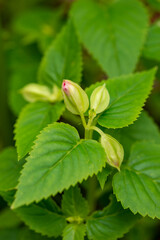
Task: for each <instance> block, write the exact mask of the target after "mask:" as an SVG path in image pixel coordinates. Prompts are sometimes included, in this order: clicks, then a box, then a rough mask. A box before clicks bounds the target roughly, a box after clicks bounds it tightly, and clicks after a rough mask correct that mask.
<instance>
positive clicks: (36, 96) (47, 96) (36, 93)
mask: <svg viewBox="0 0 160 240" xmlns="http://www.w3.org/2000/svg"><path fill="white" fill-rule="evenodd" d="M20 93H21V94H22V95H23V97H24V99H25V100H26V101H28V102H38V101H41V102H52V103H53V102H56V101H61V100H62V93H61V90H60V89H59V88H58V87H57V86H56V85H54V87H53V89H52V91H51V90H50V89H49V88H48V87H47V86H45V85H40V84H37V83H30V84H28V85H26V86H25V87H24V88H22V89H21V90H20Z"/></svg>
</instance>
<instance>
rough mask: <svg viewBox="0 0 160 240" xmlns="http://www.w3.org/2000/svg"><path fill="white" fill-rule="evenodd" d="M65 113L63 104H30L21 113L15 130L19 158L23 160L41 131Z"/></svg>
mask: <svg viewBox="0 0 160 240" xmlns="http://www.w3.org/2000/svg"><path fill="white" fill-rule="evenodd" d="M63 111H64V104H63V103H60V102H59V103H55V104H54V105H53V104H50V103H47V102H46V103H45V102H43V103H39V102H37V103H30V104H29V105H27V106H26V107H25V108H24V109H23V110H22V112H21V114H20V116H19V118H18V121H17V123H16V128H15V139H16V146H17V151H18V158H19V159H21V158H23V157H24V156H25V155H26V154H27V153H28V152H29V151H30V150H31V147H32V146H33V142H34V141H35V139H36V136H37V135H38V134H39V133H40V131H41V130H42V129H43V128H44V127H46V126H47V125H48V124H50V123H53V122H55V121H57V120H58V119H59V118H60V116H61V114H62V112H63Z"/></svg>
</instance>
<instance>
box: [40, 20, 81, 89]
mask: <svg viewBox="0 0 160 240" xmlns="http://www.w3.org/2000/svg"><path fill="white" fill-rule="evenodd" d="M81 65H82V58H81V47H80V44H79V41H78V38H77V35H76V32H75V29H74V27H73V24H72V22H71V21H69V22H68V23H67V25H66V26H65V27H64V28H63V29H62V31H61V33H60V34H59V35H58V37H57V38H56V39H55V41H54V42H53V44H51V46H50V47H49V49H48V50H47V52H46V54H45V56H44V57H43V59H42V62H41V65H40V69H39V82H40V83H43V84H47V85H49V86H50V87H53V85H54V84H56V85H57V86H59V87H61V84H62V81H63V79H71V80H72V81H75V82H79V81H80V78H81Z"/></svg>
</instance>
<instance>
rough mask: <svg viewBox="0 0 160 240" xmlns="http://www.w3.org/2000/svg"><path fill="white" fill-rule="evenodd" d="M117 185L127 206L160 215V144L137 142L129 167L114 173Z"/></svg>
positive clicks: (124, 205)
mask: <svg viewBox="0 0 160 240" xmlns="http://www.w3.org/2000/svg"><path fill="white" fill-rule="evenodd" d="M113 189H114V193H115V194H116V196H117V199H118V200H119V201H121V203H122V206H123V207H124V208H130V209H131V211H132V212H133V213H137V212H138V213H140V214H141V215H142V216H146V215H148V216H150V217H152V218H155V217H157V218H160V204H159V203H160V145H158V144H157V145H156V144H154V143H143V142H142V143H137V144H135V145H134V147H133V149H132V152H131V155H130V159H129V162H128V166H127V167H126V169H124V170H122V171H121V172H120V173H117V174H116V175H114V178H113Z"/></svg>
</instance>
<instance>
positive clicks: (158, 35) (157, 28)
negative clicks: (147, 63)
mask: <svg viewBox="0 0 160 240" xmlns="http://www.w3.org/2000/svg"><path fill="white" fill-rule="evenodd" d="M143 55H144V56H145V57H146V58H148V59H153V60H157V61H160V22H159V21H158V22H156V23H155V24H154V25H152V26H151V27H150V29H149V32H148V37H147V40H146V43H145V45H144V49H143Z"/></svg>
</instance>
